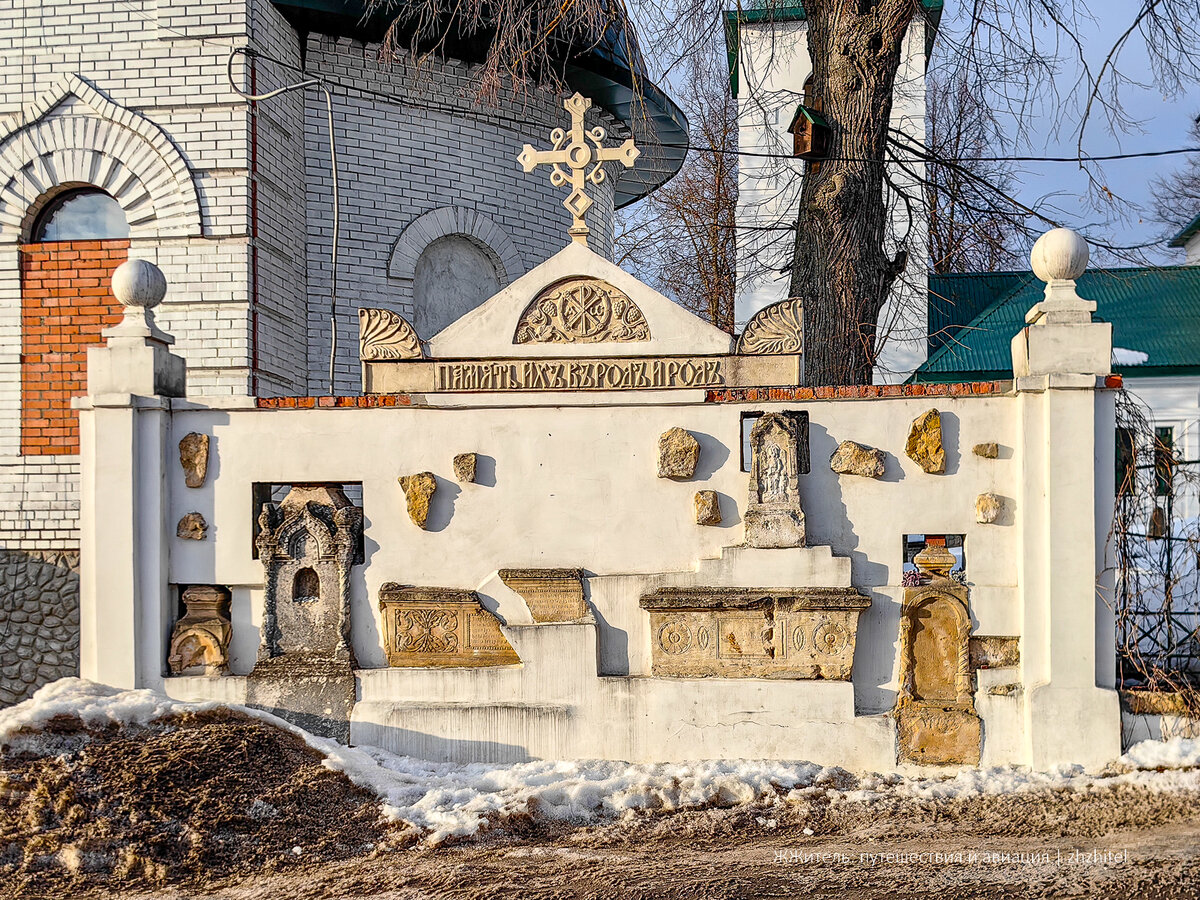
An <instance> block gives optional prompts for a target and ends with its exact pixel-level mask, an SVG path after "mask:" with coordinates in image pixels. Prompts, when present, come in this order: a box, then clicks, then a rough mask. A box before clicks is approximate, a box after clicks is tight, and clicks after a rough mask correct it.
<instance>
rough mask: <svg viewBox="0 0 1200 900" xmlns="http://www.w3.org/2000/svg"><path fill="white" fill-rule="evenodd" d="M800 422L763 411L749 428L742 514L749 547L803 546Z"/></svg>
mask: <svg viewBox="0 0 1200 900" xmlns="http://www.w3.org/2000/svg"><path fill="white" fill-rule="evenodd" d="M803 423H804V420H803V419H802V418H801V417H798V416H791V415H785V414H782V413H766V414H764V415H762V416H760V417H759V419H758V421H757V422H755V423H754V427H753V429H751V431H750V451H751V454H752V456H751V462H750V498H749V499H750V502H749V505H748V506H747V508H746V515H745V517H744V518H745V523H746V544H747V545H748V546H751V547H765V548H772V547H774V548H782V547H803V546H804V510H803V509H802V508H801V506H800V478H799V476H800V470H801V466H800V443H801V435H800V429H801V428H802V427H803Z"/></svg>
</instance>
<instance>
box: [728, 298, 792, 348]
mask: <svg viewBox="0 0 1200 900" xmlns="http://www.w3.org/2000/svg"><path fill="white" fill-rule="evenodd" d="M803 350H804V316H803V313H802V311H801V303H800V300H799V299H798V298H795V297H793V298H791V299H789V300H780V301H779V302H778V303H772V304H771V305H770V306H768V307H766V308H765V309H760V310H759V311H758V312H757V313H755V314H754V317H753V318H752V319H751V320H750V321H749V322H747V323H746V328H745V329H744V330H743V331H742V336H741V337H739V338H738V341H737V350H736V352H737V353H740V354H742V355H744V356H782V355H785V354H789V353H801V352H803Z"/></svg>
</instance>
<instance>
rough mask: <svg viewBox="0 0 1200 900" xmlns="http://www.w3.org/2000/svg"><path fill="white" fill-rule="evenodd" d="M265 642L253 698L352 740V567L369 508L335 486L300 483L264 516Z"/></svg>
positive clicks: (251, 686) (253, 677) (251, 684)
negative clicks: (363, 514)
mask: <svg viewBox="0 0 1200 900" xmlns="http://www.w3.org/2000/svg"><path fill="white" fill-rule="evenodd" d="M258 522H259V534H258V538H257V539H256V542H255V543H256V545H257V547H258V554H259V559H260V560H261V562H262V564H263V568H264V570H265V591H264V599H263V624H262V640H261V642H260V644H259V648H258V661H257V662H256V663H255V666H254V669H253V670H252V671H251V673H250V678H249V681H248V686H247V699H248V700H249V702H250V704H251V705H252V706H259V707H262V708H264V709H268V710H271V711H273V712H275V713H276V714H278V715H280V716H282V717H283V718H285V719H287V720H288V721H291V722H293V723H295V724H297V725H300V726H301V727H303V728H307V729H308V730H310V731H314V732H315V733H317V734H321V735H324V736H325V737H333V738H337V739H339V740H343V741H344V740H348V738H349V733H350V732H349V728H350V709H351V707H352V706H353V704H354V690H355V683H354V666H355V660H354V651H353V648H352V646H351V643H350V570H351V567H352V566H353V565H354V564H355V562H356V557H357V555H358V547H359V540H360V536H361V534H362V510H361V509H359V508H358V507H357V506H354V505H353V504H352V503H351V502H350V500H349V499H348V498H347V497H346V495H345V493H343V491H342V489H341V487H340V486H336V485H295V486H293V487H292V489H291V491H289V492H288V495H287V496H286V497H284V499H283V502H281V503H280V504H279V505H278V506H275V505H273V504H267V505H265V506H264V507H263V509H262V512H261V514H260V515H259V520H258Z"/></svg>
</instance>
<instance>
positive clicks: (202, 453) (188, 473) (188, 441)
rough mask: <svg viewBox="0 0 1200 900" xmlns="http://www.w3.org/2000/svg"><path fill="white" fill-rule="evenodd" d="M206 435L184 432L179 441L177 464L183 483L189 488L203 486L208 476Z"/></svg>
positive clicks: (207, 439)
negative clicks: (181, 473)
mask: <svg viewBox="0 0 1200 900" xmlns="http://www.w3.org/2000/svg"><path fill="white" fill-rule="evenodd" d="M208 441H209V438H208V435H207V434H197V433H196V432H194V431H193V432H192V433H191V434H185V435H184V436H183V438H181V439H180V441H179V464H180V465H181V466H182V467H183V480H184V483H185V484H186V485H187V486H188V487H190V488H198V487H204V481H205V479H206V478H208Z"/></svg>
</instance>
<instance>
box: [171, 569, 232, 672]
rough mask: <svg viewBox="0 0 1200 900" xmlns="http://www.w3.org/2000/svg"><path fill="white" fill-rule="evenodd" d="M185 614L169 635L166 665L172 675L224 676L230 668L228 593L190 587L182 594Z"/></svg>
mask: <svg viewBox="0 0 1200 900" xmlns="http://www.w3.org/2000/svg"><path fill="white" fill-rule="evenodd" d="M183 605H184V606H186V607H187V614H186V615H185V616H184V617H183V618H182V619H180V620H179V621H178V622H176V623H175V628H174V629H173V630H172V632H171V650H170V655H169V656H168V657H167V666H168V668H169V669H170V671H171V674H172V675H209V676H211V675H224V674H225V673H226V672H227V671H228V669H229V656H228V650H229V638H230V637H231V636H232V635H233V626H232V625H231V624H230V622H229V615H228V613H229V591H228V589H226V588H223V587H215V586H212V585H193V586H192V587H190V588H188V589H187V590H185V591H184V592H183Z"/></svg>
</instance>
